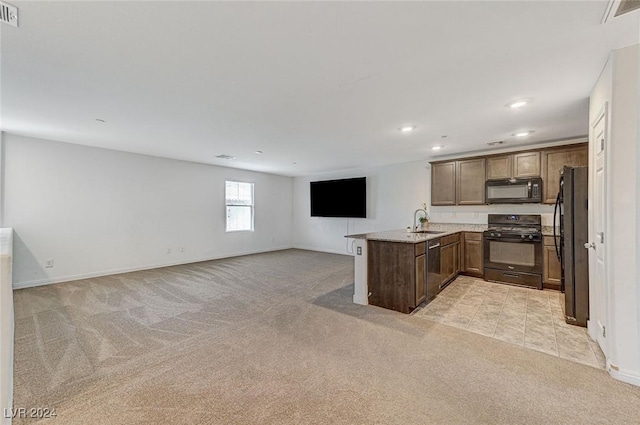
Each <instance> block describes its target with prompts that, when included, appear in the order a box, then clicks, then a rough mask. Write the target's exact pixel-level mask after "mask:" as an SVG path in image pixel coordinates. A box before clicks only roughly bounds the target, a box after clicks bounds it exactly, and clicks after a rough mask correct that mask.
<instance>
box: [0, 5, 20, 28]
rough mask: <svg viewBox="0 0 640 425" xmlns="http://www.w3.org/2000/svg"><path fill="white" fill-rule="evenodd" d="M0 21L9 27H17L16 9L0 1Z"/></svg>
mask: <svg viewBox="0 0 640 425" xmlns="http://www.w3.org/2000/svg"><path fill="white" fill-rule="evenodd" d="M0 21H2V22H4V23H5V24H9V25H11V26H14V27H17V26H18V8H17V7H15V6H11V5H10V4H7V3H5V2H1V1H0Z"/></svg>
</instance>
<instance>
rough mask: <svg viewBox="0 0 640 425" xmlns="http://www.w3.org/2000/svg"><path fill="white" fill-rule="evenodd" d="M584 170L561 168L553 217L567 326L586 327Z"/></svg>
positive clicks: (586, 200)
mask: <svg viewBox="0 0 640 425" xmlns="http://www.w3.org/2000/svg"><path fill="white" fill-rule="evenodd" d="M588 178H589V177H588V168H587V167H564V168H563V169H562V171H561V172H560V188H559V191H558V196H557V197H556V206H555V209H554V214H553V232H554V241H555V242H556V255H557V256H558V260H560V264H561V267H562V286H561V289H562V291H563V292H564V294H565V319H566V322H567V323H570V324H572V325H578V326H583V327H586V326H587V320H588V319H589V252H588V250H587V249H585V247H584V245H585V243H587V241H588V238H589V220H588V194H589V192H588V184H589V183H588Z"/></svg>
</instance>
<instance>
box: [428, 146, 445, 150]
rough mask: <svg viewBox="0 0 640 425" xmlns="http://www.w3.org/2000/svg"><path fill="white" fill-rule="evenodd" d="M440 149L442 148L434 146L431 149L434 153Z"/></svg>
mask: <svg viewBox="0 0 640 425" xmlns="http://www.w3.org/2000/svg"><path fill="white" fill-rule="evenodd" d="M442 148H443V147H442V146H434V147H432V148H431V149H432V150H434V151H439V150H440V149H442Z"/></svg>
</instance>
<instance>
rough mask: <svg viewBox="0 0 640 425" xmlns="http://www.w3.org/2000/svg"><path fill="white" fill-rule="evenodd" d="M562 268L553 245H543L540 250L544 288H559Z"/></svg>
mask: <svg viewBox="0 0 640 425" xmlns="http://www.w3.org/2000/svg"><path fill="white" fill-rule="evenodd" d="M561 279H562V269H561V267H560V261H558V257H557V256H556V248H555V246H553V245H552V246H548V245H545V246H544V247H543V251H542V283H543V284H544V287H545V288H550V289H560V284H561Z"/></svg>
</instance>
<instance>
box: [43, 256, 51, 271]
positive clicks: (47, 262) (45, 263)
mask: <svg viewBox="0 0 640 425" xmlns="http://www.w3.org/2000/svg"><path fill="white" fill-rule="evenodd" d="M44 267H45V268H47V269H50V268H52V267H53V258H48V259H47V260H45V262H44Z"/></svg>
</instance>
